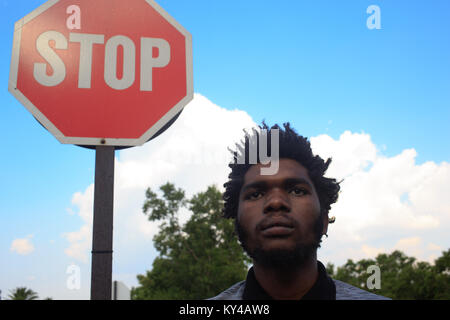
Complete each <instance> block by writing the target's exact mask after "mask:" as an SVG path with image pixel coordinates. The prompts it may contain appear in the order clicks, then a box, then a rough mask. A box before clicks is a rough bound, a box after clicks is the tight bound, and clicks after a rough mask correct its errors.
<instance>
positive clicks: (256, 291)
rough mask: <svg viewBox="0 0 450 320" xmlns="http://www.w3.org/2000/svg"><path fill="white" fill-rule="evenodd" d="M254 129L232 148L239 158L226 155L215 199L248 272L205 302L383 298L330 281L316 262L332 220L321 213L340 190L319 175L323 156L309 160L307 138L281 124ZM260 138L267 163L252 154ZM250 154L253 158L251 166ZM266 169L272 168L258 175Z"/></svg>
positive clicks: (257, 152) (324, 165)
mask: <svg viewBox="0 0 450 320" xmlns="http://www.w3.org/2000/svg"><path fill="white" fill-rule="evenodd" d="M260 129H263V132H261V131H260V132H258V131H256V130H255V134H254V135H253V136H249V135H246V138H245V140H244V141H243V142H242V144H241V145H240V146H238V149H239V151H240V153H239V154H237V153H234V160H235V161H234V163H232V164H230V168H231V173H230V175H229V181H228V182H227V183H225V184H224V187H225V189H226V190H225V193H224V196H223V197H224V201H225V205H224V217H226V218H233V219H235V227H236V232H237V234H238V238H239V241H240V243H241V246H242V247H243V249H244V250H245V251H246V252H247V253H248V255H249V256H250V257H251V258H252V259H253V267H252V268H250V270H249V271H248V274H247V278H246V280H245V281H241V282H239V283H236V284H235V285H233V286H232V287H231V288H229V289H227V290H225V291H224V292H222V293H220V294H219V295H217V296H216V297H214V298H212V299H214V300H229V299H231V300H264V299H282V300H300V299H303V300H334V299H386V298H384V297H382V296H378V295H375V294H372V293H370V292H367V291H364V290H361V289H359V288H356V287H354V286H351V285H349V284H346V283H343V282H341V281H337V280H333V279H331V278H330V277H329V276H328V275H327V273H326V269H325V267H324V266H323V264H322V263H321V262H320V261H318V260H317V249H318V248H319V247H320V243H321V238H322V236H323V235H326V233H327V230H328V224H329V222H333V221H334V220H329V216H328V212H329V210H330V208H331V204H333V203H335V202H336V201H337V199H338V192H339V190H340V187H339V183H338V182H336V180H335V179H331V178H326V177H324V174H325V172H326V170H327V169H328V166H329V165H330V163H331V159H328V160H327V161H326V162H325V161H324V160H323V159H322V158H320V157H319V156H314V155H313V153H312V151H311V147H310V143H309V142H308V140H307V139H306V138H304V137H302V136H299V135H298V134H297V133H296V132H295V131H294V130H293V129H292V128H291V127H290V125H289V123H287V124H284V130H283V129H281V128H280V127H279V126H278V125H275V126H273V127H272V128H270V129H269V128H268V126H267V125H266V124H265V123H263V128H260ZM275 134H276V135H275ZM274 135H275V136H276V137H277V139H275V143H274V140H273V139H271V137H272V136H274ZM266 137H267V141H272V142H271V144H269V145H268V146H267V147H266V148H263V149H264V150H267V151H268V153H271V154H272V155H274V154H276V155H279V156H278V159H272V160H271V163H267V161H266V160H264V159H263V157H265V155H261V154H260V147H261V143H264V141H262V140H263V138H266ZM267 141H266V142H265V143H267ZM252 146H257V150H252ZM272 150H273V152H272ZM252 152H253V155H257V157H256V159H257V161H255V162H253V163H252V161H251V160H252V159H255V156H252ZM252 157H253V158H252ZM239 159H241V160H242V161H239ZM261 160H264V161H261ZM274 162H276V163H274ZM262 163H266V164H262ZM269 165H270V166H274V165H275V167H276V168H277V170H276V171H274V172H272V173H271V174H264V171H263V169H266V171H265V172H268V171H267V169H268V167H269Z"/></svg>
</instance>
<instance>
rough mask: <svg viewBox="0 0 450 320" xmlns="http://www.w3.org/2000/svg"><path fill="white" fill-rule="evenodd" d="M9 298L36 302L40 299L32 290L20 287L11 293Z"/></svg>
mask: <svg viewBox="0 0 450 320" xmlns="http://www.w3.org/2000/svg"><path fill="white" fill-rule="evenodd" d="M8 298H9V299H11V300H36V299H38V295H37V293H36V292H34V291H33V290H31V289H28V288H26V287H18V288H15V289H13V290H12V291H11V294H10V295H9V296H8Z"/></svg>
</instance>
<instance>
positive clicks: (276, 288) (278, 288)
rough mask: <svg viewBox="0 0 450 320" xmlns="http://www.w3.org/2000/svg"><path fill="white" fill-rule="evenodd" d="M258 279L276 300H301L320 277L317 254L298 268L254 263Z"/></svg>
mask: <svg viewBox="0 0 450 320" xmlns="http://www.w3.org/2000/svg"><path fill="white" fill-rule="evenodd" d="M253 270H254V272H255V277H256V280H258V282H259V284H260V285H261V287H262V288H263V289H264V290H265V291H266V292H267V293H268V294H269V295H270V296H271V297H272V298H274V299H275V300H299V299H301V298H302V297H303V296H304V295H305V294H306V293H307V292H308V291H309V289H311V288H312V286H313V285H314V283H315V282H316V280H317V277H318V274H319V273H318V270H317V256H316V255H314V256H313V257H311V259H309V260H307V261H305V263H304V264H303V265H301V266H299V267H297V268H292V269H290V270H280V269H274V268H268V267H266V266H262V265H258V264H257V263H256V262H255V263H254V265H253Z"/></svg>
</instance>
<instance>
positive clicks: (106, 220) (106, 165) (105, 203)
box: [91, 146, 114, 300]
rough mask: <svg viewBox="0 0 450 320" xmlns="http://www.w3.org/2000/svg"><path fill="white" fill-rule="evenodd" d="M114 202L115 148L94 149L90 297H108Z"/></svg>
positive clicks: (95, 298) (98, 147)
mask: <svg viewBox="0 0 450 320" xmlns="http://www.w3.org/2000/svg"><path fill="white" fill-rule="evenodd" d="M113 202H114V147H113V146H97V147H96V149H95V189H94V223H93V232H92V271H91V300H111V284H112V253H113V251H112V248H113V246H112V242H113Z"/></svg>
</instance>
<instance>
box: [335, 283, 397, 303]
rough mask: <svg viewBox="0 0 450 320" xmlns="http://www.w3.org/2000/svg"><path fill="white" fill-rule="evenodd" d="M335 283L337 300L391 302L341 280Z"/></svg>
mask: <svg viewBox="0 0 450 320" xmlns="http://www.w3.org/2000/svg"><path fill="white" fill-rule="evenodd" d="M333 281H334V284H335V285H336V300H391V299H389V298H386V297H383V296H380V295H377V294H374V293H371V292H368V291H365V290H362V289H360V288H357V287H355V286H352V285H350V284H348V283H345V282H342V281H339V280H334V279H333Z"/></svg>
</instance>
